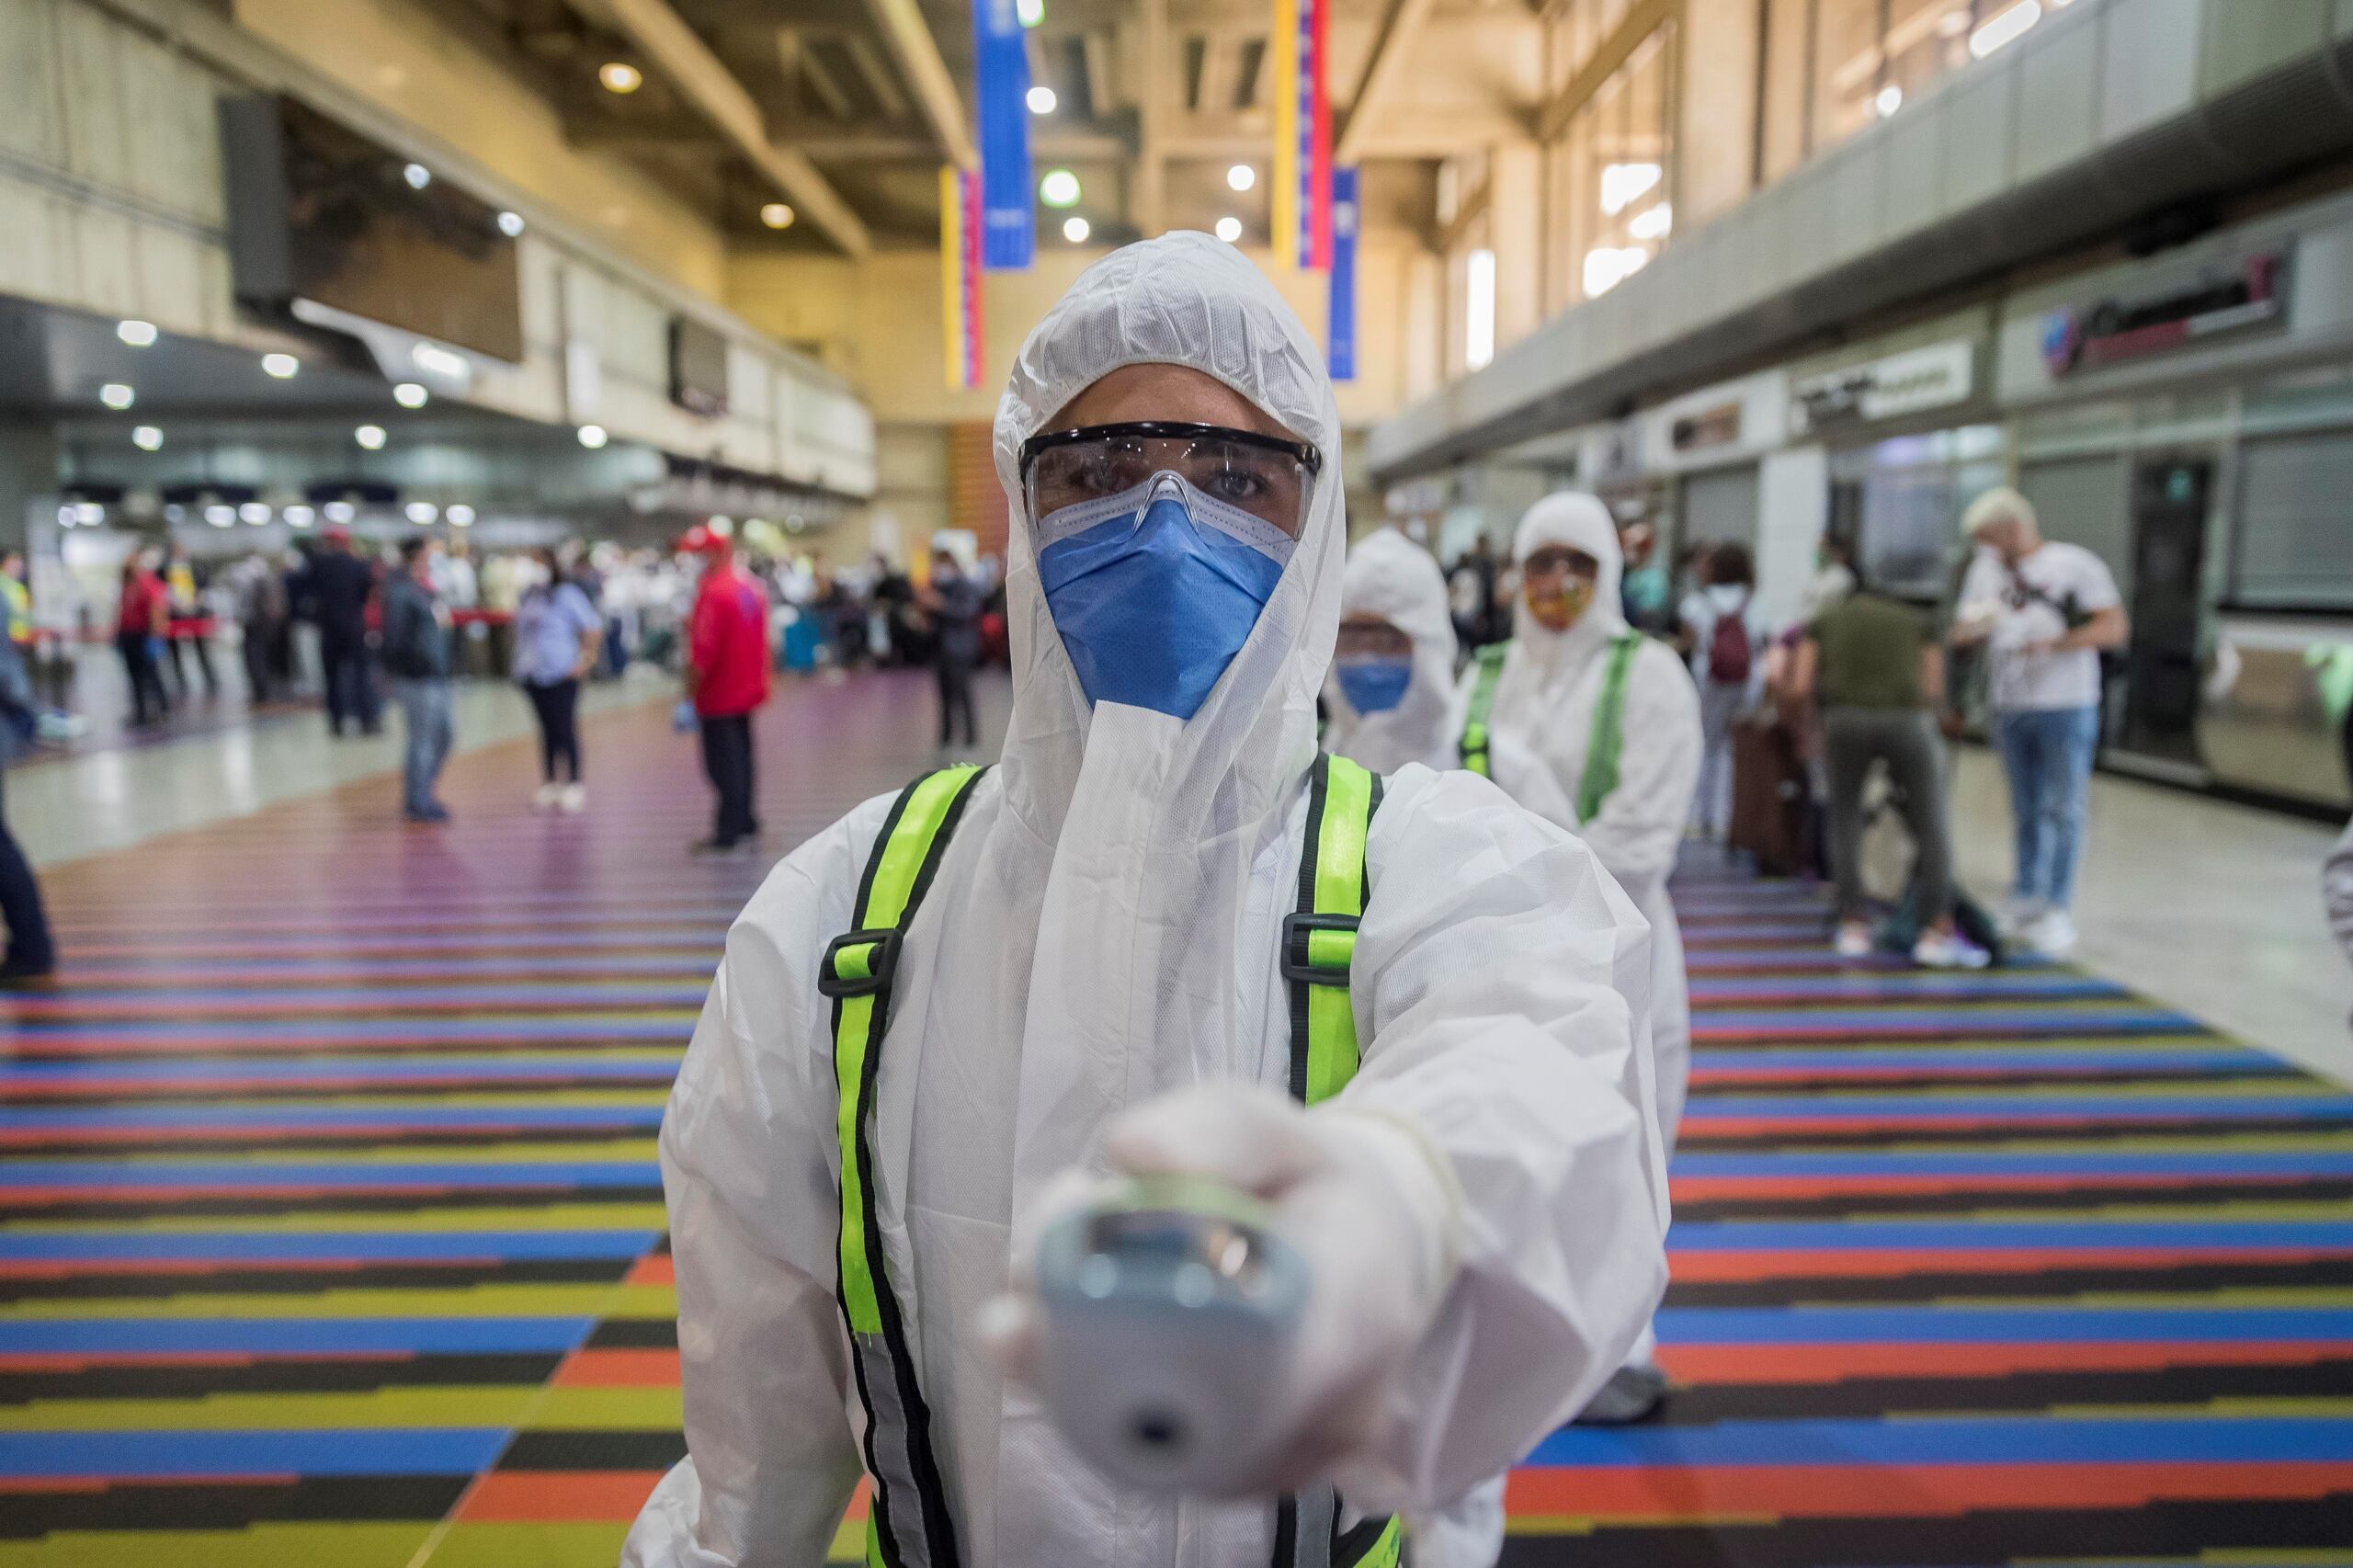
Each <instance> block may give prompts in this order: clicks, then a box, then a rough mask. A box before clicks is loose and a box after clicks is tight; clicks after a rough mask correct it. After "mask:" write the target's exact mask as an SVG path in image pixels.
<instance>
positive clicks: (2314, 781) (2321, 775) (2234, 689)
mask: <svg viewBox="0 0 2353 1568" xmlns="http://www.w3.org/2000/svg"><path fill="white" fill-rule="evenodd" d="M2348 691H2353V617H2346V618H2342V619H2339V618H2335V617H2327V618H2308V617H2284V616H2263V615H2249V614H2235V613H2232V612H2228V611H2226V612H2224V613H2222V615H2221V617H2220V618H2219V619H2218V620H2217V623H2216V627H2215V639H2214V654H2213V659H2212V661H2211V665H2210V673H2209V675H2208V677H2207V682H2206V690H2205V693H2204V701H2203V702H2202V703H2200V708H2199V721H2198V744H2199V749H2200V752H2201V753H2202V754H2203V756H2204V758H2205V763H2206V767H2207V768H2208V770H2209V771H2210V772H2211V774H2212V775H2213V777H2214V778H2215V780H2216V782H2218V783H2222V784H2234V785H2237V786H2239V787H2241V788H2244V789H2248V790H2262V791H2264V792H2265V793H2267V794H2273V795H2284V796H2289V797H2291V798H2293V799H2295V800H2300V801H2313V802H2314V803H2316V804H2319V805H2325V806H2334V807H2336V808H2338V809H2339V810H2347V809H2353V790H2349V789H2348V788H2347V781H2346V776H2345V760H2344V745H2343V744H2342V742H2341V739H2340V736H2341V734H2342V729H2343V725H2342V715H2343V711H2344V700H2345V696H2346V695H2347V692H2348Z"/></svg>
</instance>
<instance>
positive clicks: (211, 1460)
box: [0, 1426, 507, 1480]
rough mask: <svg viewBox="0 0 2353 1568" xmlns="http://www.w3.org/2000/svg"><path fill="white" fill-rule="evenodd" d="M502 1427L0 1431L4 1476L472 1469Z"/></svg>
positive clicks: (502, 1443)
mask: <svg viewBox="0 0 2353 1568" xmlns="http://www.w3.org/2000/svg"><path fill="white" fill-rule="evenodd" d="M506 1435H507V1434H506V1427H504V1426H451V1427H399V1426H384V1427H378V1428H375V1429H373V1430H360V1431H350V1432H335V1431H319V1432H313V1431H295V1432H237V1431H221V1430H217V1429H214V1428H210V1427H207V1428H204V1429H201V1430H196V1431H187V1432H37V1433H36V1432H25V1433H14V1432H8V1433H0V1475H13V1476H82V1475H104V1476H109V1477H117V1478H120V1479H124V1480H135V1479H139V1478H142V1477H162V1476H181V1475H187V1476H237V1475H472V1473H473V1472H474V1471H478V1470H480V1469H482V1468H483V1466H484V1465H487V1464H488V1463H490V1462H491V1460H494V1459H496V1458H497V1457H498V1451H499V1449H502V1448H504V1447H506Z"/></svg>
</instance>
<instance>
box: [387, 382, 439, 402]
mask: <svg viewBox="0 0 2353 1568" xmlns="http://www.w3.org/2000/svg"><path fill="white" fill-rule="evenodd" d="M432 395H433V394H432V393H431V392H426V390H425V388H424V386H423V384H422V383H420V382H417V381H403V382H401V383H400V385H398V386H396V387H394V388H393V389H392V401H393V402H394V403H399V404H400V405H401V406H402V407H403V408H423V407H424V406H425V403H426V399H427V398H430V397H431V396H432Z"/></svg>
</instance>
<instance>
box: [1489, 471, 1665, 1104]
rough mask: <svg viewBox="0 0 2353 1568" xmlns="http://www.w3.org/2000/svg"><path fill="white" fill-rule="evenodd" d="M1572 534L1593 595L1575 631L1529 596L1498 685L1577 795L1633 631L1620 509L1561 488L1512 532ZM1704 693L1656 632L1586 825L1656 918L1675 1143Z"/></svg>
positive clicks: (1534, 542) (1661, 1046)
mask: <svg viewBox="0 0 2353 1568" xmlns="http://www.w3.org/2000/svg"><path fill="white" fill-rule="evenodd" d="M1561 545H1565V546H1567V547H1568V548H1569V549H1571V550H1577V551H1584V552H1585V553H1586V554H1587V555H1590V556H1592V557H1593V558H1594V560H1595V561H1597V562H1599V563H1600V567H1601V570H1600V572H1599V573H1598V574H1597V577H1596V580H1595V582H1594V592H1593V602H1592V603H1591V604H1590V605H1588V606H1587V607H1586V611H1585V613H1584V614H1583V615H1581V616H1579V617H1578V618H1577V619H1576V620H1575V622H1574V624H1572V625H1571V626H1570V627H1569V629H1568V630H1567V631H1551V630H1549V629H1547V628H1546V627H1544V626H1542V625H1540V623H1538V621H1537V620H1536V618H1535V617H1533V616H1531V615H1529V614H1528V613H1527V611H1526V609H1525V608H1524V607H1523V608H1522V609H1521V611H1520V614H1519V617H1518V629H1517V631H1516V632H1515V633H1514V637H1513V642H1512V647H1511V653H1510V656H1509V657H1508V658H1507V659H1506V661H1505V663H1504V673H1503V678H1502V680H1501V682H1500V683H1498V685H1497V687H1496V691H1495V714H1494V721H1493V722H1494V725H1495V732H1496V733H1497V735H1498V737H1502V736H1506V735H1508V736H1511V737H1513V738H1516V739H1517V740H1518V741H1519V742H1520V743H1522V744H1526V745H1527V746H1528V747H1529V748H1530V749H1531V750H1532V751H1534V753H1535V754H1536V756H1538V757H1539V758H1540V759H1541V760H1542V762H1543V763H1544V765H1545V767H1547V768H1548V769H1549V770H1550V771H1551V773H1552V777H1553V779H1554V781H1555V782H1556V783H1557V784H1558V785H1559V786H1560V790H1561V791H1562V793H1563V795H1565V796H1566V797H1567V798H1568V799H1569V800H1570V801H1574V800H1575V799H1576V796H1577V788H1578V785H1579V783H1580V781H1581V780H1582V779H1583V778H1584V776H1585V764H1586V753H1587V752H1588V751H1589V750H1590V749H1591V745H1592V737H1593V716H1594V710H1595V709H1596V708H1597V706H1598V705H1599V702H1600V698H1601V691H1602V687H1603V682H1604V676H1605V673H1606V670H1607V665H1608V658H1607V654H1608V648H1609V643H1610V642H1611V641H1612V640H1613V639H1615V638H1616V637H1618V636H1619V635H1620V634H1621V633H1622V632H1624V631H1626V618H1625V616H1624V614H1623V613H1622V611H1621V610H1620V601H1619V597H1618V583H1619V577H1620V574H1621V573H1622V571H1623V570H1624V559H1625V558H1624V555H1623V553H1622V552H1621V551H1620V548H1619V544H1618V525H1617V522H1616V519H1614V518H1613V517H1611V516H1610V514H1609V508H1608V506H1605V505H1603V504H1602V502H1601V501H1600V500H1599V499H1598V498H1597V497H1595V496H1592V495H1587V494H1582V493H1580V492H1577V491H1561V492H1559V493H1557V494H1552V495H1547V496H1546V497H1544V499H1542V500H1541V501H1539V502H1537V503H1536V505H1535V506H1531V507H1529V509H1528V514H1527V516H1525V517H1522V518H1521V519H1520V522H1519V531H1518V534H1516V535H1515V536H1514V537H1513V540H1512V562H1513V563H1514V564H1515V565H1518V564H1523V563H1525V562H1527V560H1528V558H1529V556H1531V555H1533V554H1535V553H1536V552H1537V551H1540V550H1543V549H1546V548H1547V547H1550V546H1561ZM1699 751H1700V738H1699V692H1698V691H1697V690H1696V689H1695V688H1694V687H1693V686H1692V684H1691V675H1690V672H1689V671H1688V669H1686V668H1685V667H1684V664H1683V661H1682V660H1681V659H1680V658H1678V657H1677V655H1676V653H1675V650H1674V649H1672V648H1670V647H1669V646H1667V644H1665V642H1659V641H1658V640H1657V639H1655V638H1644V639H1643V644H1642V647H1641V648H1640V650H1639V651H1638V652H1637V653H1636V655H1635V659H1634V664H1633V667H1632V668H1631V670H1630V671H1629V672H1628V676H1627V682H1626V707H1625V717H1624V724H1623V729H1622V731H1621V732H1620V750H1619V758H1618V787H1617V788H1616V789H1615V790H1611V791H1610V793H1609V796H1608V799H1607V800H1606V801H1603V802H1602V806H1601V810H1600V811H1599V812H1596V813H1595V815H1594V816H1593V818H1592V820H1591V821H1587V822H1578V821H1576V820H1575V818H1574V810H1573V811H1572V815H1571V819H1570V820H1571V822H1572V824H1573V825H1574V828H1575V831H1576V834H1577V835H1578V836H1579V837H1580V838H1583V839H1584V840H1585V841H1586V843H1587V844H1589V845H1591V846H1593V851H1594V853H1595V854H1597V855H1598V856H1599V857H1600V858H1601V863H1602V864H1603V865H1604V866H1607V867H1608V868H1609V873H1610V875H1612V876H1614V877H1616V878H1617V879H1618V881H1619V882H1620V885H1621V886H1623V887H1624V888H1625V890H1626V892H1628V893H1629V894H1630V895H1631V896H1632V898H1633V900H1634V903H1635V904H1636V905H1637V906H1638V907H1640V908H1641V910H1642V912H1643V915H1645V916H1646V917H1647V918H1648V919H1649V921H1650V923H1651V933H1652V952H1653V955H1654V958H1655V960H1656V962H1657V972H1656V974H1655V976H1654V981H1653V983H1652V1000H1651V1007H1652V1013H1651V1024H1652V1040H1653V1041H1654V1047H1655V1049H1656V1051H1657V1053H1658V1098H1659V1110H1660V1116H1661V1123H1662V1128H1663V1131H1664V1135H1665V1142H1666V1143H1667V1145H1668V1146H1669V1147H1670V1148H1671V1147H1673V1144H1674V1141H1675V1131H1676V1127H1677V1123H1678V1122H1679V1121H1680V1120H1681V1118H1682V1110H1683V1092H1684V1085H1685V1083H1686V1081H1687V1080H1688V1077H1689V1071H1690V1050H1691V1046H1690V1038H1691V1029H1690V1003H1689V999H1688V989H1689V988H1688V983H1687V982H1686V979H1685V976H1684V970H1683V936H1682V930H1681V927H1680V926H1678V925H1677V922H1676V918H1675V905H1674V903H1673V902H1672V901H1671V900H1670V899H1669V898H1668V896H1667V891H1666V879H1667V876H1668V873H1670V872H1671V871H1673V870H1674V869H1675V858H1676V854H1677V851H1678V850H1679V849H1680V847H1681V846H1682V842H1683V827H1684V824H1685V822H1686V821H1687V820H1688V817H1689V815H1690V811H1691V794H1692V790H1694V789H1695V788H1696V787H1697V786H1698V783H1699Z"/></svg>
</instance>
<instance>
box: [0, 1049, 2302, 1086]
mask: <svg viewBox="0 0 2353 1568" xmlns="http://www.w3.org/2000/svg"><path fill="white" fill-rule="evenodd" d="M1691 1065H1692V1066H1694V1067H1699V1068H1710V1069H1715V1070H1719V1071H1734V1072H1736V1071H1739V1070H1742V1069H1745V1068H1758V1069H1774V1068H1789V1069H1793V1070H1798V1071H1803V1072H1813V1073H1836V1072H1841V1071H1859V1070H1862V1069H1865V1068H1873V1067H1893V1068H1897V1069H1901V1070H1903V1071H1905V1072H1910V1073H1918V1074H1936V1073H1938V1072H1962V1071H1969V1070H1972V1069H1977V1070H1984V1071H2007V1070H2012V1069H2015V1070H2018V1071H2022V1072H2029V1073H2034V1072H2048V1073H2073V1072H2082V1073H2104V1074H2129V1073H2136V1072H2143V1071H2155V1072H2163V1071H2165V1070H2166V1069H2169V1068H2170V1069H2173V1070H2176V1071H2178V1072H2182V1073H2193V1072H2206V1071H2219V1072H2227V1073H2235V1074H2279V1075H2281V1076H2287V1077H2295V1076H2300V1075H2301V1074H2300V1071H2299V1069H2298V1068H2297V1067H2296V1066H2295V1065H2294V1064H2293V1063H2291V1062H2282V1061H2280V1060H2279V1058H2278V1057H2276V1056H2268V1055H2266V1054H2265V1053H2264V1052H2262V1051H2248V1050H2245V1049H2244V1048H2241V1047H2236V1046H2224V1047H2220V1048H2217V1049H2214V1050H2207V1051H2163V1050H2152V1049H2150V1048H2148V1047H2146V1046H2136V1045H2130V1044H2123V1045H2112V1046H2106V1047H2100V1046H2089V1047H2086V1046H2070V1047H2067V1048H2065V1049H2058V1048H2054V1047H2052V1046H2046V1045H2007V1046H2002V1045H1996V1046H1978V1047H1974V1048H1972V1049H1970V1050H1966V1051H1953V1050H1938V1049H1935V1048H1933V1047H1922V1046H1915V1047H1912V1048H1910V1049H1908V1050H1907V1049H1893V1050H1890V1049H1878V1048H1873V1047H1870V1046H1856V1047H1853V1048H1851V1049H1849V1050H1845V1051H1838V1050H1830V1051H1797V1050H1792V1051H1782V1050H1770V1051H1759V1050H1755V1049H1742V1050H1729V1051H1728V1050H1724V1049H1722V1048H1710V1047H1702V1048H1701V1049H1699V1050H1698V1051H1693V1052H1692V1053H1691ZM6 1076H7V1074H6V1069H0V1082H5V1081H6ZM1710 1097H1711V1099H1712V1098H1713V1097H1714V1096H1710Z"/></svg>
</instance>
